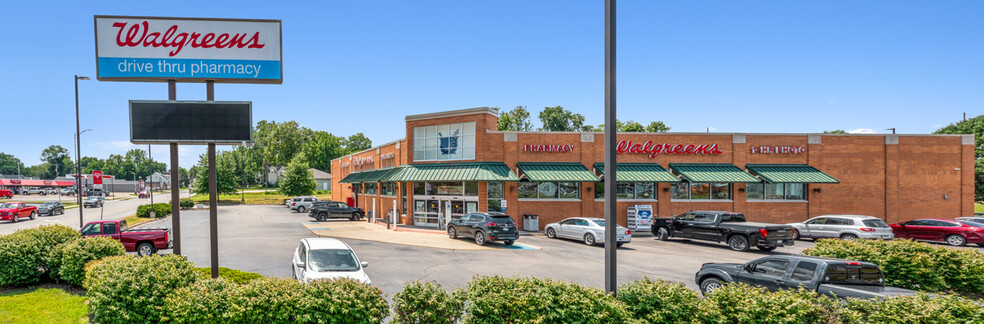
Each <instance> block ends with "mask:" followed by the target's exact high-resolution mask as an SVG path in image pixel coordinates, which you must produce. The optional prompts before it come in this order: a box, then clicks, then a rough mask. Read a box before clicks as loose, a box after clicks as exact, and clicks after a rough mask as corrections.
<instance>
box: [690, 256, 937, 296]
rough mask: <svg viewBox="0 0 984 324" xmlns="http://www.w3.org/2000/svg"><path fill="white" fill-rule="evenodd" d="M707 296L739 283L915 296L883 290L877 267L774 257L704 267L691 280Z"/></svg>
mask: <svg viewBox="0 0 984 324" xmlns="http://www.w3.org/2000/svg"><path fill="white" fill-rule="evenodd" d="M694 280H696V282H697V285H698V286H700V291H701V293H703V294H704V295H707V294H709V293H711V292H713V291H714V290H717V289H719V288H721V287H722V286H723V285H724V284H726V283H732V282H742V283H746V284H749V285H752V286H760V287H765V288H767V289H769V290H771V291H776V290H780V289H797V288H800V287H803V288H805V289H808V290H812V291H816V292H817V293H818V294H821V295H827V296H831V297H837V298H863V299H867V298H885V297H893V296H904V295H915V294H917V293H918V292H916V291H912V290H908V289H902V288H895V287H887V286H885V278H884V276H883V275H882V271H881V269H880V268H878V266H877V265H875V264H873V263H868V262H858V261H848V260H840V259H831V258H819V257H811V256H803V255H774V256H767V257H764V258H760V259H757V260H754V261H752V262H748V263H745V264H740V263H705V264H703V265H702V266H701V267H700V271H697V275H696V276H694Z"/></svg>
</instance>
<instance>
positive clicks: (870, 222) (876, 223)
mask: <svg viewBox="0 0 984 324" xmlns="http://www.w3.org/2000/svg"><path fill="white" fill-rule="evenodd" d="M861 222H862V223H864V226H867V227H875V228H886V227H889V226H888V224H885V222H883V221H882V220H880V219H865V220H863V221H861Z"/></svg>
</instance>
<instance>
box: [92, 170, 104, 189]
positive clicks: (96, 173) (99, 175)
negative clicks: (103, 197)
mask: <svg viewBox="0 0 984 324" xmlns="http://www.w3.org/2000/svg"><path fill="white" fill-rule="evenodd" d="M92 184H97V185H101V184H103V172H102V170H93V171H92Z"/></svg>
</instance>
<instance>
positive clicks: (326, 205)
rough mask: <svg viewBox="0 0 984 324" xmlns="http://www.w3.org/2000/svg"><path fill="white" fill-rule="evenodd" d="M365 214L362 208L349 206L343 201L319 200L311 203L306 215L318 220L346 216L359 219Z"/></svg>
mask: <svg viewBox="0 0 984 324" xmlns="http://www.w3.org/2000/svg"><path fill="white" fill-rule="evenodd" d="M365 214H366V212H365V211H364V210H362V208H356V207H351V206H349V205H347V204H345V203H343V202H337V201H330V200H329V201H319V202H315V203H314V204H311V209H308V217H311V218H314V219H315V220H317V221H319V222H323V221H326V220H328V219H329V218H348V219H350V220H360V219H362V217H363V216H364V215H365Z"/></svg>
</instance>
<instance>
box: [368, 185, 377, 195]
mask: <svg viewBox="0 0 984 324" xmlns="http://www.w3.org/2000/svg"><path fill="white" fill-rule="evenodd" d="M366 194H367V195H375V194H376V183H367V184H366Z"/></svg>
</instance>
